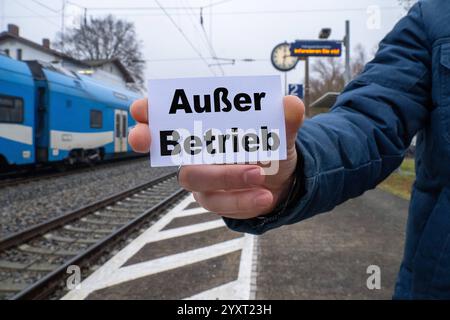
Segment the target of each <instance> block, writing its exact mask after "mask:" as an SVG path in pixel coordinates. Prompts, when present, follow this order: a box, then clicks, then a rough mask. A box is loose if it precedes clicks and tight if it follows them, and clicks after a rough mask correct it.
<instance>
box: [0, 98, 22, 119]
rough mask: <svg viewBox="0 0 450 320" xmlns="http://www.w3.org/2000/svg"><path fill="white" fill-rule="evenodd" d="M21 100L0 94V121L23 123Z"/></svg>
mask: <svg viewBox="0 0 450 320" xmlns="http://www.w3.org/2000/svg"><path fill="white" fill-rule="evenodd" d="M23 120H24V119H23V100H22V99H21V98H16V97H7V96H0V122H6V123H23Z"/></svg>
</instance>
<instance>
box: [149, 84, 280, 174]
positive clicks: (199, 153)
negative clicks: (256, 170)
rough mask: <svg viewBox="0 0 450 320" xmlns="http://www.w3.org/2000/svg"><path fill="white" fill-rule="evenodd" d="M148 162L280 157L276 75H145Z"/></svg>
mask: <svg viewBox="0 0 450 320" xmlns="http://www.w3.org/2000/svg"><path fill="white" fill-rule="evenodd" d="M148 90H149V92H148V93H149V121H150V132H151V136H152V144H151V150H150V154H151V165H152V166H153V167H163V166H179V165H192V164H234V163H256V162H259V161H272V160H285V159H286V148H287V147H286V128H285V121H284V109H283V95H282V91H281V79H280V77H279V76H258V77H215V78H185V79H171V80H150V81H149V89H148Z"/></svg>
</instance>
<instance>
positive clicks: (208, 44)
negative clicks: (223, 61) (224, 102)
mask: <svg viewBox="0 0 450 320" xmlns="http://www.w3.org/2000/svg"><path fill="white" fill-rule="evenodd" d="M182 1H183V3H184V0H182ZM227 2H228V1H227ZM220 3H224V2H220ZM186 4H187V5H188V6H187V8H190V5H189V2H188V1H187V0H186ZM188 10H189V11H188ZM200 10H202V9H200ZM186 11H187V12H188V13H190V14H189V19H190V20H191V21H192V25H193V26H194V28H195V29H196V30H197V31H198V32H199V33H200V39H203V42H204V43H205V44H206V48H207V49H208V51H209V53H210V54H211V56H212V57H213V58H214V57H217V54H216V52H215V50H214V47H213V46H212V44H211V42H210V39H209V38H208V35H207V34H206V31H205V28H204V25H203V23H202V21H201V22H200V24H201V27H200V28H199V27H198V25H197V23H196V21H195V20H196V18H197V15H196V14H195V12H194V11H193V9H186ZM192 17H193V19H194V20H192ZM209 66H210V67H212V66H217V67H218V68H219V69H220V72H221V74H222V76H224V75H225V70H224V69H223V67H222V65H220V64H211V63H210V64H209Z"/></svg>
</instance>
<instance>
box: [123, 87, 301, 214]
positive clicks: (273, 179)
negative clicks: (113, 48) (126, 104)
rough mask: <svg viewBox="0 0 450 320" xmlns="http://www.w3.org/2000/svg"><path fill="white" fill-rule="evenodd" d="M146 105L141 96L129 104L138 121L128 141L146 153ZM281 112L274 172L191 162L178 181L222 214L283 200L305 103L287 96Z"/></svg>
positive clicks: (263, 208)
mask: <svg viewBox="0 0 450 320" xmlns="http://www.w3.org/2000/svg"><path fill="white" fill-rule="evenodd" d="M147 105H148V101H147V99H142V100H138V101H136V102H134V103H133V105H132V106H131V115H132V117H133V118H134V119H135V120H136V121H137V122H138V124H137V125H136V127H135V128H134V129H133V130H131V132H130V134H129V143H130V145H131V147H132V148H133V149H134V150H135V151H136V152H140V153H147V152H148V151H149V150H150V145H151V136H150V129H149V125H148V123H149V122H148V109H147V108H148V106H147ZM284 112H285V121H286V136H287V159H286V160H283V161H279V162H278V163H276V164H275V166H274V164H273V163H272V164H270V165H269V166H270V167H278V170H277V172H276V173H275V174H272V175H265V174H263V172H262V170H264V168H263V166H260V165H193V166H185V167H183V168H181V170H180V172H179V183H180V185H181V186H182V187H183V188H184V189H186V190H188V191H192V193H193V195H194V198H195V199H196V201H197V202H198V203H199V204H200V205H201V206H202V207H204V208H205V209H207V210H209V211H211V212H214V213H216V214H219V215H221V216H224V217H228V218H233V219H250V218H255V217H258V216H261V215H265V214H268V213H270V212H271V211H273V210H274V209H275V208H276V207H277V205H278V204H279V203H281V202H282V201H285V200H286V198H287V193H288V192H289V189H290V186H291V185H292V182H293V180H294V179H293V178H294V177H293V174H294V171H295V168H296V165H297V150H296V147H295V141H296V138H297V133H298V130H299V128H300V127H301V125H302V124H303V121H304V118H305V106H304V105H303V102H302V101H301V100H300V99H299V98H297V97H294V96H287V97H285V98H284ZM264 167H265V166H264Z"/></svg>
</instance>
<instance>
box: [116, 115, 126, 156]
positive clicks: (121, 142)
mask: <svg viewBox="0 0 450 320" xmlns="http://www.w3.org/2000/svg"><path fill="white" fill-rule="evenodd" d="M127 136H128V113H127V111H124V110H115V112H114V151H115V152H116V153H120V152H127V151H128V144H127Z"/></svg>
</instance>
